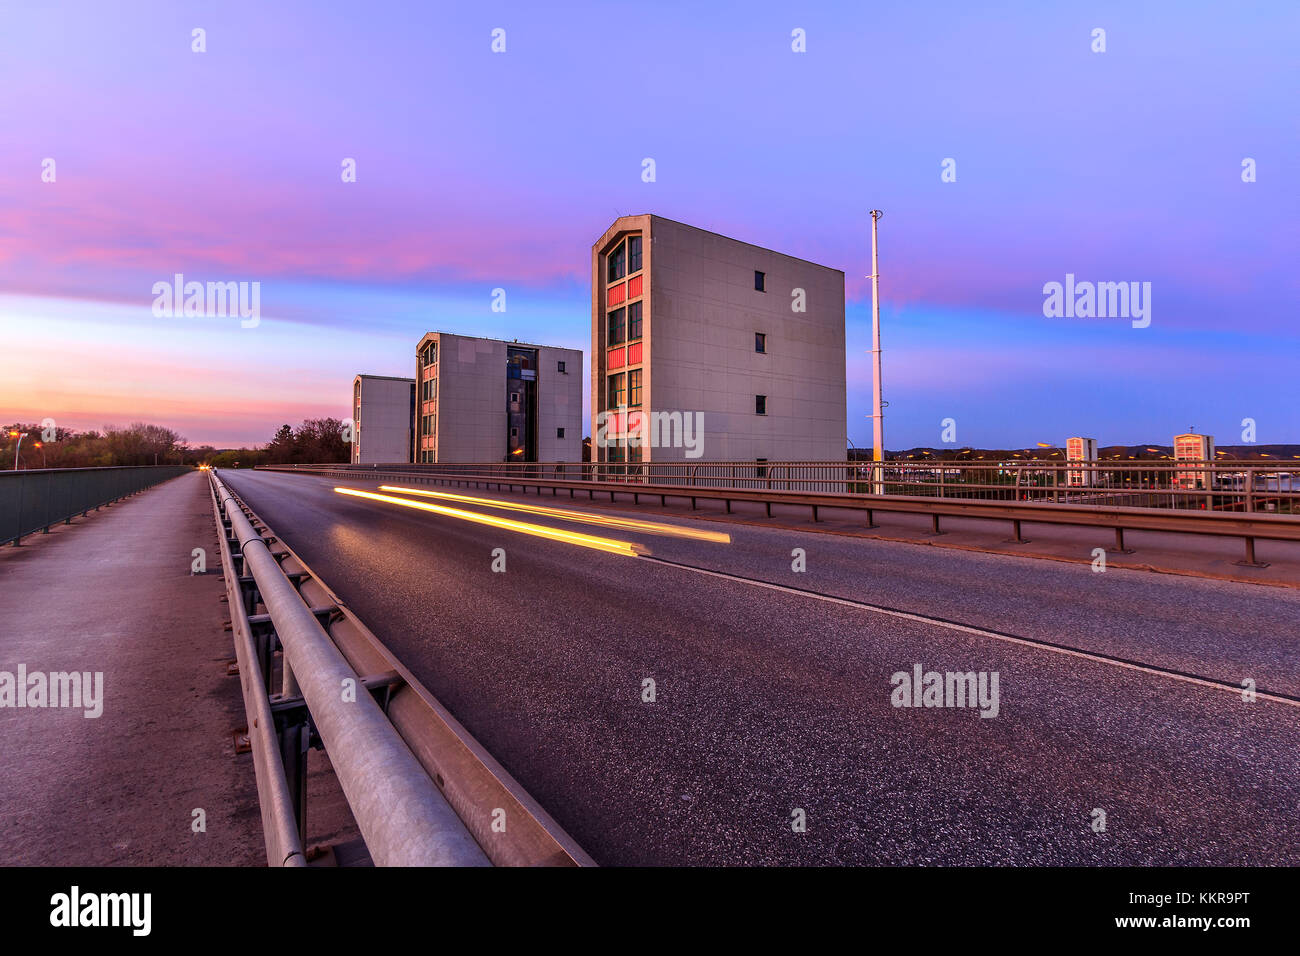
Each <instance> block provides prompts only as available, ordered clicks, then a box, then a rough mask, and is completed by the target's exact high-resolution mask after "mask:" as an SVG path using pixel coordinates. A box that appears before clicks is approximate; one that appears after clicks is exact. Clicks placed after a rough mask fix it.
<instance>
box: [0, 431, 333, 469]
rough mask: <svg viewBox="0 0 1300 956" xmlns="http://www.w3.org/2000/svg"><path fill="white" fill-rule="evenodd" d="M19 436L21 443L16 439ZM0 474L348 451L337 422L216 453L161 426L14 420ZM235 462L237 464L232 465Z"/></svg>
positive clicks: (260, 460)
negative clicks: (77, 427) (91, 426)
mask: <svg viewBox="0 0 1300 956" xmlns="http://www.w3.org/2000/svg"><path fill="white" fill-rule="evenodd" d="M20 438H21V442H20V441H19V439H20ZM0 440H3V442H4V445H3V450H0V470H3V469H13V468H14V463H15V456H16V457H17V467H18V468H20V469H24V468H105V467H114V466H128V465H190V466H196V465H212V466H214V467H221V468H234V467H240V468H250V467H253V466H255V465H272V464H275V465H282V464H307V463H313V462H346V461H348V460H349V459H350V457H351V456H350V450H349V446H348V443H347V441H346V440H345V432H344V424H343V422H342V421H340V420H339V419H337V418H309V419H307V420H305V421H304V422H303V423H302V424H301V425H299V426H298V427H297V428H294V427H292V426H290V425H281V426H280V428H279V429H278V430H277V431H276V433H275V435H274V436H273V437H272V438H271V440H270V441H269V442H268V443H267V444H266V445H261V446H255V447H253V448H237V449H217V448H215V447H213V446H212V445H198V446H191V445H190V444H189V443H188V442H187V441H186V440H185V438H184V437H182V436H181V435H180V434H178V433H177V432H175V431H174V430H172V429H170V428H166V427H164V426H162V425H151V424H149V423H147V422H133V423H131V424H130V425H127V426H125V427H121V426H116V425H106V426H104V428H103V429H101V430H90V431H84V432H78V431H73V430H72V429H70V428H60V427H54V426H51V427H49V428H44V427H42V426H41V425H39V424H30V423H25V422H15V423H13V424H11V425H8V426H6V427H5V428H4V430H3V434H0ZM236 463H238V464H236Z"/></svg>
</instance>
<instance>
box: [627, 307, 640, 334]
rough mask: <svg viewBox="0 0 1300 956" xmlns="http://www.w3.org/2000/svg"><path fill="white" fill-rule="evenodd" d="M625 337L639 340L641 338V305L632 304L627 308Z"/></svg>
mask: <svg viewBox="0 0 1300 956" xmlns="http://www.w3.org/2000/svg"><path fill="white" fill-rule="evenodd" d="M627 337H628V339H629V340H631V339H639V338H640V337H641V303H640V302H633V303H632V304H631V305H629V306H628V307H627Z"/></svg>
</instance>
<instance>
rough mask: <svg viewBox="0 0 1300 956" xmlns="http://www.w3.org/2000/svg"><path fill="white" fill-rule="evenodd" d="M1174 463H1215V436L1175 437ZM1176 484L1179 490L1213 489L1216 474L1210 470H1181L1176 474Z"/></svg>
mask: <svg viewBox="0 0 1300 956" xmlns="http://www.w3.org/2000/svg"><path fill="white" fill-rule="evenodd" d="M1174 461H1194V462H1203V461H1204V462H1212V461H1214V436H1213V435H1197V434H1194V433H1188V434H1186V435H1175V436H1174ZM1174 484H1175V485H1177V487H1179V488H1213V487H1214V472H1213V471H1212V470H1211V469H1209V468H1186V469H1184V468H1180V469H1178V470H1177V471H1175V472H1174Z"/></svg>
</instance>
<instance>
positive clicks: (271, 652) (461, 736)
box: [211, 471, 592, 866]
mask: <svg viewBox="0 0 1300 956" xmlns="http://www.w3.org/2000/svg"><path fill="white" fill-rule="evenodd" d="M211 486H212V496H213V507H214V513H215V517H216V519H217V521H218V524H219V526H220V527H221V528H222V536H221V537H222V545H221V547H222V567H223V569H224V571H225V574H226V584H227V593H228V595H229V599H230V606H231V615H232V620H231V623H232V628H233V630H234V632H235V646H236V655H237V660H238V666H239V673H240V680H241V684H242V686H243V692H244V704H245V710H246V713H247V716H248V730H249V744H250V746H251V748H252V750H253V755H254V769H255V773H256V775H257V786H258V797H259V802H260V803H261V807H262V819H263V832H264V835H265V840H266V847H267V859H268V862H269V863H270V865H272V866H280V865H289V866H296V865H303V864H304V863H305V862H306V861H305V858H304V856H303V847H304V845H305V843H306V839H307V828H306V811H307V807H306V790H307V786H306V782H307V777H306V774H307V751H308V748H309V747H318V748H323V749H324V750H325V751H326V753H327V754H328V755H329V758H330V764H331V766H332V767H333V770H334V772H335V775H336V776H337V778H338V781H339V784H340V787H341V788H342V790H343V793H344V796H345V797H346V799H347V802H348V806H349V807H350V809H351V811H352V815H353V818H354V819H355V820H356V823H357V827H358V829H359V830H360V831H361V835H362V837H363V839H364V840H365V843H366V847H367V850H368V851H369V853H370V856H371V858H372V859H373V860H374V862H375V863H376V864H379V865H397V866H412V865H454V866H477V865H490V864H494V865H553V866H573V865H592V861H591V859H590V857H588V856H587V855H586V854H585V853H583V851H582V850H581V849H580V848H579V847H578V846H577V845H576V843H574V842H573V841H572V839H570V838H569V837H568V836H567V835H566V834H565V833H564V832H563V830H561V829H560V827H559V826H558V825H557V824H556V823H555V822H554V820H552V819H551V818H550V817H549V816H548V815H547V814H546V813H545V812H544V811H543V810H542V808H541V807H540V806H538V805H537V804H536V802H535V801H533V800H532V799H531V798H530V797H529V796H528V795H527V793H526V792H524V790H523V788H522V787H520V786H519V784H518V783H517V782H516V781H515V780H514V779H513V778H512V777H511V776H510V775H509V774H508V773H507V772H506V771H505V769H504V768H502V767H501V766H500V765H499V764H498V763H497V762H496V761H495V760H494V759H493V758H492V757H491V756H490V755H489V754H487V753H486V751H484V750H483V748H482V747H481V746H480V745H479V744H478V743H477V742H476V741H474V739H473V738H472V737H470V735H469V734H468V733H467V732H466V731H465V730H464V728H463V727H461V726H460V724H459V723H457V722H456V721H455V719H454V718H453V717H452V716H451V715H450V714H449V713H447V712H446V710H445V709H444V708H443V707H442V706H441V704H439V703H438V702H437V701H436V700H435V699H434V698H433V696H432V695H431V694H430V693H429V692H428V690H427V689H425V688H424V687H423V686H422V685H421V684H420V683H419V681H418V680H416V678H415V677H414V676H413V675H412V674H411V673H410V672H409V671H407V670H406V668H404V667H403V666H402V665H401V664H400V662H398V661H397V660H396V659H395V658H393V657H392V655H391V654H390V653H389V652H388V650H387V649H386V648H385V647H384V646H383V645H382V644H381V643H380V642H379V640H378V639H377V638H376V637H375V636H374V634H373V633H372V632H370V631H369V630H368V629H367V628H366V627H365V626H364V625H363V624H362V623H361V622H360V621H359V620H358V619H357V618H356V617H355V615H353V614H352V612H351V611H349V610H348V609H347V608H346V607H345V606H344V604H343V603H342V602H341V601H340V600H339V599H338V598H337V597H336V596H335V595H334V594H333V592H332V591H330V590H329V589H328V588H327V587H326V586H325V585H324V583H323V582H321V581H320V580H319V579H318V578H317V577H316V576H315V575H314V574H313V573H312V572H311V569H310V568H308V567H307V566H306V565H305V564H304V563H303V562H302V561H301V559H300V558H298V556H297V555H296V554H295V553H294V552H293V551H292V550H291V549H290V548H289V547H288V546H287V545H285V544H284V543H283V542H282V541H280V540H279V539H278V538H277V537H276V536H275V535H274V534H272V533H271V532H270V530H269V529H268V528H266V526H265V525H264V524H263V523H262V522H261V520H260V519H259V518H258V517H257V516H256V515H255V514H254V513H253V512H252V511H251V510H250V509H249V508H247V507H246V506H245V505H244V503H243V502H242V501H241V500H240V499H239V498H238V496H236V495H235V494H234V493H233V492H232V491H231V490H230V488H229V487H228V486H227V485H226V483H225V482H224V481H223V480H222V479H221V477H220V476H219V475H218V474H217V473H216V472H215V471H214V472H213V473H212V480H211ZM506 821H508V826H505V827H497V826H495V824H496V823H498V822H506Z"/></svg>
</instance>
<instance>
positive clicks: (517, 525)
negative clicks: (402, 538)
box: [334, 488, 647, 558]
mask: <svg viewBox="0 0 1300 956" xmlns="http://www.w3.org/2000/svg"><path fill="white" fill-rule="evenodd" d="M334 490H335V491H336V492H338V493H339V494H341V495H351V496H353V497H355V498H368V499H370V500H372V501H383V502H386V503H388V504H394V505H401V506H402V507H403V508H415V509H417V510H419V511H428V512H432V513H433V514H440V515H443V516H445V517H448V518H459V519H460V520H461V521H472V522H473V523H475V524H485V525H488V526H489V527H492V528H502V529H504V530H506V531H517V532H519V533H520V534H531V535H533V536H534V537H538V538H549V539H550V540H552V541H559V542H561V543H563V544H575V545H578V546H579V547H582V548H591V549H593V550H595V551H606V552H609V553H610V554H622V555H626V556H627V557H629V558H635V557H638V556H640V555H642V554H645V553H647V552H646V549H645V548H644V547H643V546H641V545H639V544H634V543H633V542H631V541H615V540H613V539H612V538H598V537H596V536H595V535H591V534H583V533H582V532H580V531H565V530H564V529H562V528H548V527H546V526H545V525H540V524H528V523H527V522H524V521H515V520H514V519H512V518H498V517H497V516H496V515H485V514H479V513H478V512H477V511H462V510H461V509H460V508H448V507H445V506H443V505H435V504H427V503H425V502H423V501H412V500H411V499H409V498H395V497H393V496H392V495H380V494H376V493H375V492H373V491H361V490H359V489H357V488H335V489H334Z"/></svg>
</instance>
